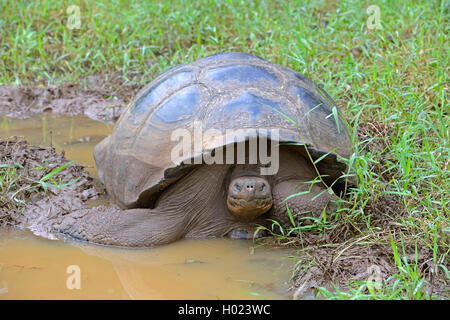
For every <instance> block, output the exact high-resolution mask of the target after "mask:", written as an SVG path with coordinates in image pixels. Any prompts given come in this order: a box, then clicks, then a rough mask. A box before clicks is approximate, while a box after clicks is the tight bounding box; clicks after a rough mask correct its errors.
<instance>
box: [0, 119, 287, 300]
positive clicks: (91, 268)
mask: <svg viewBox="0 0 450 320" xmlns="http://www.w3.org/2000/svg"><path fill="white" fill-rule="evenodd" d="M112 128H113V126H112V125H110V124H105V123H101V122H96V121H93V120H90V119H88V118H86V117H84V116H75V117H55V116H53V115H38V116H33V117H32V118H30V119H25V120H18V119H9V118H6V117H3V118H2V120H1V122H0V137H9V136H13V135H17V136H24V137H25V139H26V140H28V142H30V143H32V144H36V145H46V146H54V147H55V148H56V149H57V151H61V150H64V151H65V155H66V157H67V158H68V159H70V160H74V161H76V162H78V163H80V164H83V165H86V166H87V170H88V171H89V172H90V174H91V175H92V176H94V177H96V176H97V173H96V169H95V163H94V159H93V155H92V151H93V148H94V146H95V145H96V144H97V143H98V142H100V141H101V139H103V138H104V137H105V136H107V135H108V134H110V133H111V131H112ZM252 251H253V250H252V243H251V242H250V241H232V240H228V239H210V240H183V241H179V242H176V243H173V244H171V245H167V246H161V247H157V248H153V249H120V248H109V247H103V246H96V245H88V244H83V243H78V242H72V241H69V242H64V241H51V240H47V239H41V238H37V237H35V236H33V235H31V234H30V233H29V232H28V231H20V232H19V231H6V230H3V231H0V299H130V298H132V299H145V298H147V299H260V296H258V295H252V294H250V293H257V294H260V295H263V296H264V297H267V298H269V299H285V298H288V296H287V293H286V288H287V284H286V282H287V281H288V279H289V276H290V270H291V268H292V263H291V262H290V261H288V260H286V257H287V256H288V252H286V251H284V250H280V249H277V250H274V249H272V250H269V249H267V248H262V247H260V248H256V249H255V250H254V253H253V254H251V252H252ZM71 265H77V266H79V267H80V271H81V278H80V279H81V289H80V290H77V289H73V290H69V289H67V287H66V281H67V278H68V277H69V276H70V274H67V273H66V271H67V267H68V266H71Z"/></svg>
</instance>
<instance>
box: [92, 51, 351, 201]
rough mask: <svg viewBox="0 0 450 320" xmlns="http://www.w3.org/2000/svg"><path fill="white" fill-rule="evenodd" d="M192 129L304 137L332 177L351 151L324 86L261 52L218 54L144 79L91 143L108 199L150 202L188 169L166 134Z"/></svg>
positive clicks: (207, 148)
mask: <svg viewBox="0 0 450 320" xmlns="http://www.w3.org/2000/svg"><path fill="white" fill-rule="evenodd" d="M333 108H335V109H334V110H333ZM336 116H337V117H336ZM199 124H201V126H199ZM194 127H197V128H198V127H201V129H202V130H203V132H205V131H207V130H209V129H215V130H218V131H219V132H221V133H222V135H223V137H224V139H225V131H226V130H227V129H244V131H245V129H258V130H260V129H267V130H270V129H279V134H280V140H281V141H284V142H299V143H303V142H304V143H305V145H306V146H307V147H308V150H309V151H310V154H311V155H312V157H313V158H314V159H318V158H320V157H322V159H321V160H320V161H319V162H318V164H317V166H318V168H319V171H320V172H321V173H325V174H326V175H328V176H329V177H330V178H333V179H336V178H338V177H339V176H340V175H341V174H342V173H343V172H344V171H345V168H346V166H345V164H344V163H343V162H342V161H341V159H340V157H342V158H345V159H348V158H349V157H350V154H351V152H352V148H351V139H350V136H349V133H348V130H347V127H346V124H345V122H344V121H343V119H342V118H341V117H340V116H339V115H338V109H337V107H336V105H335V103H334V102H333V100H332V99H331V98H330V97H329V96H328V94H327V93H326V92H325V91H324V90H323V89H320V88H319V87H318V86H316V85H315V84H313V83H312V82H311V81H310V80H309V79H307V78H306V77H304V76H302V75H300V74H298V73H297V72H295V71H293V70H290V69H288V68H284V67H282V66H279V65H276V64H273V63H271V62H269V61H266V60H264V59H262V58H260V57H257V56H254V55H250V54H245V53H220V54H216V55H212V56H209V57H206V58H203V59H200V60H198V61H196V62H193V63H190V64H185V65H179V66H176V67H173V68H171V69H169V70H168V71H166V72H164V73H163V74H161V75H160V76H158V77H157V78H156V79H154V80H153V81H152V82H150V83H149V84H148V85H146V86H145V87H144V88H143V89H142V90H140V92H139V93H138V94H137V95H136V97H135V99H134V100H133V101H132V102H131V103H130V105H129V106H128V107H127V109H126V110H125V112H124V113H123V114H122V115H121V116H120V118H119V120H118V122H117V124H116V126H115V128H114V130H113V132H112V134H111V135H110V136H108V137H107V138H105V139H104V140H103V141H102V142H100V143H99V144H98V145H97V146H96V147H95V150H94V157H95V161H96V164H97V168H98V173H99V177H100V180H101V181H102V182H103V183H104V184H105V186H106V189H107V191H108V193H109V194H110V196H111V197H112V200H113V201H115V202H116V203H117V204H119V205H120V206H121V207H123V208H133V207H152V206H153V205H154V201H155V199H156V198H157V196H158V194H159V193H160V192H161V191H162V190H163V189H164V188H166V187H167V186H168V185H169V184H171V183H173V182H174V181H176V180H177V179H178V178H180V177H181V176H182V175H183V174H184V173H186V172H187V171H189V170H190V169H191V168H192V166H190V165H186V164H184V163H182V162H181V161H178V162H177V163H174V162H173V161H172V156H171V154H172V150H173V148H174V147H175V146H176V145H177V144H178V143H179V141H178V140H174V139H173V137H172V134H173V132H174V131H175V130H177V129H187V130H190V132H193V130H194ZM246 138H248V136H245V134H243V135H242V136H240V137H238V139H237V142H239V141H242V140H245V139H246ZM192 140H193V139H192ZM302 140H303V141H302ZM218 141H219V142H218ZM223 141H226V139H225V140H223ZM228 142H229V141H227V142H226V143H228ZM231 142H232V141H231ZM191 143H192V146H191V147H192V150H194V146H193V144H194V141H191ZM223 145H224V142H222V140H220V139H219V140H217V139H210V140H206V141H203V145H202V153H206V152H211V150H213V149H215V148H217V147H220V146H223ZM324 155H326V156H324ZM194 156H196V155H194ZM323 156H324V157H323Z"/></svg>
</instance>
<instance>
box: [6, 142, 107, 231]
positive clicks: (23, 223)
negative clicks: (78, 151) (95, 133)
mask: <svg viewBox="0 0 450 320" xmlns="http://www.w3.org/2000/svg"><path fill="white" fill-rule="evenodd" d="M0 163H1V164H2V168H1V170H3V171H4V172H3V173H4V175H3V176H6V177H9V181H3V182H2V185H1V186H2V192H1V194H0V195H1V198H0V202H1V203H0V226H2V227H8V228H25V227H32V226H33V225H42V226H44V225H45V223H40V222H43V221H42V220H43V219H48V218H50V217H56V216H62V215H64V214H65V213H69V212H72V211H73V210H76V209H79V208H82V207H83V206H84V205H85V203H86V202H87V201H88V200H95V199H98V196H99V194H100V192H102V190H101V189H100V190H99V189H98V187H96V186H95V185H94V179H93V178H92V177H90V176H89V173H88V172H87V171H86V170H85V169H84V167H83V166H82V165H79V164H77V163H71V164H70V165H69V166H67V167H66V168H65V169H63V170H61V171H60V172H58V173H56V174H55V175H52V177H51V179H45V176H46V175H48V174H50V173H51V172H52V171H54V170H56V169H57V168H59V167H61V166H64V165H66V164H68V163H70V161H69V160H68V159H66V158H65V156H64V154H62V153H58V152H56V151H55V149H54V148H50V147H44V146H34V145H30V144H29V143H28V142H27V141H25V140H21V139H20V138H9V139H3V140H0ZM40 182H41V183H40ZM44 184H45V186H44ZM48 227H50V226H48ZM43 231H44V230H41V231H38V230H37V233H40V232H43Z"/></svg>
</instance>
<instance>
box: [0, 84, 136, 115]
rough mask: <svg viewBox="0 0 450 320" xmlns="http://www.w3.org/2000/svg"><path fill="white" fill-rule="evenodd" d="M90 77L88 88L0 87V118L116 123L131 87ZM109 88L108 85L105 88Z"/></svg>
mask: <svg viewBox="0 0 450 320" xmlns="http://www.w3.org/2000/svg"><path fill="white" fill-rule="evenodd" d="M114 79H115V78H114V77H112V79H105V77H100V76H98V77H96V76H91V77H89V79H88V80H87V82H88V86H87V87H88V88H82V87H81V86H80V85H77V84H63V85H59V86H57V85H50V86H22V87H11V86H2V87H0V114H3V115H6V116H9V117H15V118H26V117H27V116H29V115H30V114H33V113H42V112H48V113H57V114H67V115H80V114H84V115H86V116H88V117H90V118H92V119H94V120H98V121H115V120H117V118H118V117H119V116H120V114H121V112H122V111H123V110H124V108H125V107H126V105H127V104H128V102H129V101H130V100H131V98H132V96H133V95H134V94H135V93H136V92H137V87H136V86H134V85H123V84H122V83H121V82H120V81H119V80H114ZM107 84H108V85H107Z"/></svg>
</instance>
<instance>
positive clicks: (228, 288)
mask: <svg viewBox="0 0 450 320" xmlns="http://www.w3.org/2000/svg"><path fill="white" fill-rule="evenodd" d="M0 239H1V241H0V267H1V269H0V299H261V298H262V296H264V297H266V298H268V299H286V298H288V296H287V283H286V282H287V281H288V280H289V276H290V274H289V271H290V270H291V268H292V263H291V262H290V261H289V260H287V257H288V252H287V251H282V250H273V249H272V250H269V249H267V248H262V247H260V248H256V249H255V250H254V252H253V254H252V243H251V242H250V241H233V240H228V239H209V240H183V241H179V242H176V243H173V244H171V245H167V246H161V247H157V248H152V249H120V248H108V247H103V246H96V245H87V244H82V243H78V242H63V241H51V240H46V239H43V238H37V237H35V236H34V235H32V234H30V233H29V232H25V231H21V232H17V231H7V230H2V231H0ZM70 266H72V267H70ZM74 266H75V267H74ZM68 268H69V269H68ZM70 268H72V269H70ZM78 268H79V269H78ZM75 269H78V270H79V282H78V283H79V286H80V289H76V288H74V289H69V288H68V286H67V283H68V282H69V287H74V286H75V285H76V284H77V282H76V279H75V278H70V277H73V276H75V272H74V271H73V270H75ZM68 270H69V271H70V272H69V273H67V271H68ZM255 294H257V295H255Z"/></svg>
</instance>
